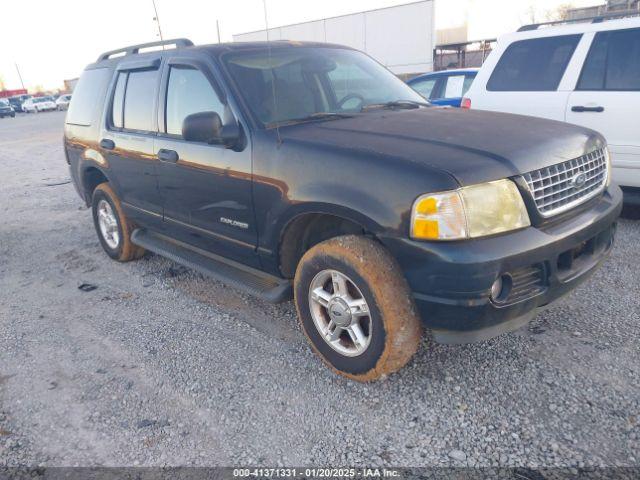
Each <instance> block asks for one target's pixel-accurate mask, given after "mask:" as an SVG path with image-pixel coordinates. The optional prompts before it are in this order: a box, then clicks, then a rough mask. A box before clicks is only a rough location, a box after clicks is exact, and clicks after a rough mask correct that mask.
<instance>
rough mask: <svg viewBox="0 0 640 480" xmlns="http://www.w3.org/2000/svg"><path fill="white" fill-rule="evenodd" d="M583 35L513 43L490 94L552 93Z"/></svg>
mask: <svg viewBox="0 0 640 480" xmlns="http://www.w3.org/2000/svg"><path fill="white" fill-rule="evenodd" d="M581 37H582V35H563V36H559V37H547V38H535V39H532V40H521V41H519V42H514V43H512V44H511V45H509V47H508V48H507V49H506V50H505V52H504V53H503V54H502V57H501V58H500V61H499V62H498V65H496V68H495V70H494V71H493V74H492V75H491V78H490V79H489V82H488V83H487V90H489V91H493V92H550V91H554V90H557V89H558V85H560V80H562V76H563V75H564V72H565V70H566V68H567V65H568V64H569V61H570V60H571V56H572V55H573V52H574V51H575V49H576V46H577V45H578V42H579V41H580V38H581Z"/></svg>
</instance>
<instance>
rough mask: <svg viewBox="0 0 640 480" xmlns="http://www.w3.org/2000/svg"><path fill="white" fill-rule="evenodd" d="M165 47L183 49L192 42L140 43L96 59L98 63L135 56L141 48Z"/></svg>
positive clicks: (180, 39) (176, 39)
mask: <svg viewBox="0 0 640 480" xmlns="http://www.w3.org/2000/svg"><path fill="white" fill-rule="evenodd" d="M165 45H175V48H184V47H193V42H192V41H191V40H189V39H187V38H174V39H171V40H163V41H159V42H149V43H140V44H138V45H131V46H130V47H124V48H118V49H117V50H110V51H108V52H104V53H103V54H101V55H100V56H99V57H98V62H101V61H102V60H108V59H109V58H111V57H114V56H116V55H118V56H120V54H124V55H125V56H126V55H135V54H137V53H138V52H139V51H140V50H141V49H143V48H151V47H164V46H165Z"/></svg>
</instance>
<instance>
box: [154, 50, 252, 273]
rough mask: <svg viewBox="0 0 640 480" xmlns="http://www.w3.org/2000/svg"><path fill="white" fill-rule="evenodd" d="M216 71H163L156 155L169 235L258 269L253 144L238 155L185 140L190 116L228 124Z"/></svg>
mask: <svg viewBox="0 0 640 480" xmlns="http://www.w3.org/2000/svg"><path fill="white" fill-rule="evenodd" d="M211 68H212V67H211V66H210V65H208V64H204V63H201V62H200V61H199V60H196V59H189V58H183V59H176V58H174V59H171V60H170V61H169V62H168V63H167V65H166V66H165V70H164V71H163V80H162V87H161V88H162V95H161V97H162V98H163V101H161V105H162V106H163V107H164V108H162V107H161V108H160V113H159V122H158V123H159V124H160V130H161V133H160V134H159V136H158V138H157V139H156V141H155V154H156V156H157V158H158V160H159V161H158V165H159V176H158V184H159V188H160V194H161V196H162V197H163V209H164V224H165V229H166V230H167V232H168V234H169V235H171V236H173V237H176V238H178V239H180V240H183V241H185V242H187V243H189V244H191V245H194V246H196V247H199V248H202V249H205V250H207V251H210V252H212V253H215V254H218V255H221V256H224V257H227V258H231V259H233V260H236V261H239V262H242V263H245V264H247V265H250V266H259V259H258V256H257V254H256V246H257V231H256V225H255V217H254V211H253V203H252V192H251V148H250V144H248V142H247V145H246V146H245V147H244V148H243V149H242V150H241V151H236V150H232V149H228V148H225V147H224V146H221V145H209V144H206V143H201V142H191V141H185V140H184V139H183V138H182V123H183V121H184V119H185V117H187V116H188V115H191V114H194V113H198V112H216V113H218V114H219V115H220V117H221V118H223V119H226V120H227V121H228V120H229V115H232V113H231V111H230V109H229V107H228V106H227V105H225V102H224V101H223V100H221V97H223V95H221V94H220V93H219V92H220V89H219V87H218V86H217V84H216V83H215V78H214V76H213V75H212V73H211Z"/></svg>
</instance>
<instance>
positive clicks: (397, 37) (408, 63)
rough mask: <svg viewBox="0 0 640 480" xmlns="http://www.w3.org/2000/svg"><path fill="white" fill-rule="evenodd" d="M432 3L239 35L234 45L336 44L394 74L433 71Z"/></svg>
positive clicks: (410, 4) (430, 1)
mask: <svg viewBox="0 0 640 480" xmlns="http://www.w3.org/2000/svg"><path fill="white" fill-rule="evenodd" d="M434 3H435V1H434V0H424V1H420V2H415V3H409V4H406V5H399V6H396V7H388V8H381V9H377V10H369V11H366V12H360V13H354V14H351V15H342V16H339V17H331V18H324V19H321V20H315V21H311V22H305V23H297V24H294V25H287V26H284V27H276V28H270V29H269V31H268V35H267V31H266V30H258V31H255V32H249V33H241V34H238V35H234V36H233V40H234V41H235V42H251V41H264V40H267V39H269V40H299V41H312V42H326V43H338V44H341V45H348V46H350V47H353V48H357V49H358V50H362V51H364V52H367V53H368V54H369V55H371V56H372V57H373V58H375V59H376V60H378V61H379V62H381V63H382V64H384V65H385V66H386V67H387V68H389V69H390V70H391V71H393V72H394V73H396V74H411V73H418V72H428V71H431V70H433V50H434V47H435V8H434Z"/></svg>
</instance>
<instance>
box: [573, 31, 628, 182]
mask: <svg viewBox="0 0 640 480" xmlns="http://www.w3.org/2000/svg"><path fill="white" fill-rule="evenodd" d="M639 111H640V28H634V29H627V30H612V31H604V32H598V33H597V34H596V35H595V38H594V39H593V43H592V44H591V48H590V50H589V53H588V55H587V57H586V60H585V63H584V67H583V68H582V72H581V74H580V77H579V78H578V81H577V84H576V88H575V91H574V92H572V93H571V95H570V97H569V101H568V103H567V108H566V121H567V122H569V123H574V124H577V125H582V126H585V127H588V128H592V129H593V130H596V131H598V132H600V133H602V134H603V135H604V136H605V138H606V139H607V142H608V143H609V148H610V150H611V154H612V161H613V167H614V171H613V176H614V179H615V180H616V181H617V182H618V183H620V184H621V185H629V186H636V187H640V133H639V132H640V130H639V127H638V122H637V118H638V115H639Z"/></svg>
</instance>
